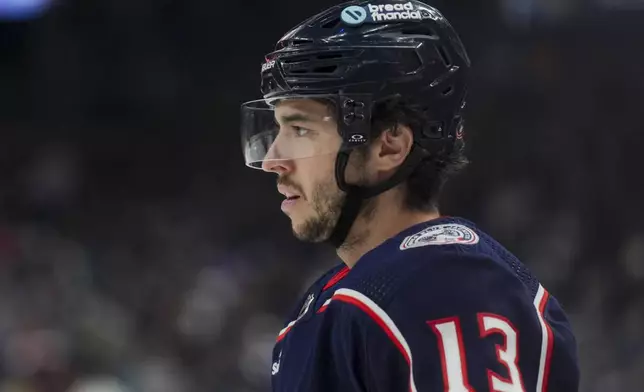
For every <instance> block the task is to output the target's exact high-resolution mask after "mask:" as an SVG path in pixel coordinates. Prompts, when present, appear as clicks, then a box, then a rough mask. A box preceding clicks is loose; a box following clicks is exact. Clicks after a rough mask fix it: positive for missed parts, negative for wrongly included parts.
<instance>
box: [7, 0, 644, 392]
mask: <svg viewBox="0 0 644 392" xmlns="http://www.w3.org/2000/svg"><path fill="white" fill-rule="evenodd" d="M430 3H431V4H433V5H436V6H438V7H439V8H440V9H441V10H443V12H444V13H445V15H446V16H447V17H448V18H449V19H450V20H451V21H452V24H453V25H454V26H455V27H456V29H457V30H458V31H459V33H460V35H461V37H462V38H463V40H464V42H465V44H466V46H467V47H468V49H469V52H470V55H471V57H472V60H473V62H474V65H475V75H474V81H473V86H472V93H471V99H470V105H469V113H468V115H469V122H468V126H467V130H468V132H469V136H468V138H469V150H470V157H471V159H472V161H473V165H472V166H471V167H470V168H469V169H468V170H467V171H466V172H465V173H464V174H463V175H462V176H461V177H459V178H458V179H457V180H456V181H454V182H452V184H451V185H450V186H449V187H448V192H447V194H446V195H445V197H444V200H443V212H444V213H445V214H450V215H461V216H464V217H466V218H468V219H471V220H473V221H475V222H477V223H478V224H479V225H480V226H481V227H482V228H483V229H485V230H487V231H489V232H490V233H491V234H493V235H494V236H496V237H497V238H498V239H499V240H500V241H501V242H503V243H504V244H505V245H506V246H507V247H509V249H510V250H512V251H513V252H514V253H516V254H517V255H518V256H519V257H520V258H522V259H523V260H524V262H525V263H526V264H527V265H528V266H529V267H530V268H532V269H533V270H534V271H535V272H536V273H537V274H538V276H539V277H540V278H541V280H542V281H543V283H544V285H545V286H546V287H547V288H548V289H549V290H550V291H551V292H553V293H554V294H555V295H557V296H558V297H559V299H560V300H561V301H562V303H563V305H564V307H565V308H566V309H567V311H568V312H569V314H570V315H571V318H572V323H573V326H574V328H575V330H576V333H577V336H578V339H579V350H580V357H581V365H582V378H583V383H582V391H584V392H593V391H598V392H599V391H601V392H612V391H641V390H642V385H644V288H643V287H644V224H643V223H642V222H644V209H643V208H642V201H644V181H643V180H642V177H643V175H642V169H643V166H644V165H643V164H642V150H644V127H643V125H642V108H643V104H644V75H643V72H642V71H643V70H644V48H643V46H642V44H643V42H644V24H643V23H642V20H644V19H643V18H644V1H643V0H451V1H447V0H445V1H431V2H430ZM331 4H333V2H332V1H328V0H325V1H322V0H314V1H313V0H311V1H306V2H298V1H293V0H282V1H279V2H277V1H249V0H242V1H229V2H225V3H224V2H217V1H205V0H182V1H171V0H157V1H152V0H105V1H83V0H49V1H48V0H0V132H1V133H0V135H1V136H2V137H1V139H0V392H126V391H127V392H139V391H140V392H182V391H191V392H192V391H194V392H202V391H203V392H206V391H209V392H212V391H218V392H219V391H222V392H254V391H266V390H268V389H269V381H270V372H269V369H270V352H271V348H272V344H273V342H274V341H275V337H276V334H277V332H278V331H279V329H281V327H282V322H283V318H284V316H285V314H286V312H287V311H288V310H289V309H290V307H291V306H292V305H293V301H294V300H295V299H296V298H298V296H299V294H300V293H301V292H302V290H304V289H305V287H306V286H307V285H308V284H309V283H310V281H311V279H313V278H314V277H315V276H316V275H317V274H318V273H319V272H320V271H322V270H324V269H326V268H327V267H328V266H329V265H331V264H333V263H335V259H334V254H333V252H332V251H331V250H329V249H324V248H320V247H318V246H309V245H304V244H300V243H297V242H296V240H294V239H293V238H291V235H290V227H289V222H288V220H287V219H286V218H285V217H284V216H283V215H282V213H281V211H280V209H279V201H280V196H279V195H278V194H277V193H276V192H275V184H274V178H273V177H272V176H268V175H263V174H261V173H259V172H256V171H252V170H250V169H246V168H245V167H244V166H243V160H242V156H241V147H240V143H239V140H240V137H239V135H238V107H239V104H240V103H241V102H242V101H245V100H248V99H253V98H256V97H259V92H258V88H259V72H258V71H259V65H260V63H261V61H262V57H263V55H264V53H266V52H268V51H270V49H271V48H272V45H273V44H274V42H275V41H276V40H277V39H279V38H280V37H281V34H282V33H283V32H285V31H286V30H287V29H288V28H290V27H292V26H293V25H295V24H296V23H298V22H299V21H300V20H301V19H303V18H304V17H307V16H308V15H310V14H312V13H314V12H317V11H319V10H321V9H323V8H325V7H327V6H330V5H331Z"/></svg>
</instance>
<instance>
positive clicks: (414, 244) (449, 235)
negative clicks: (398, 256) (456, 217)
mask: <svg viewBox="0 0 644 392" xmlns="http://www.w3.org/2000/svg"><path fill="white" fill-rule="evenodd" d="M478 242H479V236H478V234H476V232H475V231H474V230H472V229H470V228H469V227H467V226H463V225H459V224H445V225H436V226H430V227H427V228H425V229H423V230H422V231H419V232H418V233H416V234H414V235H410V236H408V237H405V239H404V240H403V241H402V242H401V243H400V250H405V249H410V248H418V247H421V246H427V245H450V244H457V245H474V244H477V243H478Z"/></svg>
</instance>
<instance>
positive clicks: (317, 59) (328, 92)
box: [241, 0, 470, 247]
mask: <svg viewBox="0 0 644 392" xmlns="http://www.w3.org/2000/svg"><path fill="white" fill-rule="evenodd" d="M469 68H470V60H469V58H468V56H467V53H466V51H465V48H464V47H463V44H462V43H461V40H460V38H459V37H458V35H457V33H456V32H455V31H454V29H453V28H452V26H451V25H450V24H449V22H448V21H447V20H446V19H445V18H444V17H443V15H442V14H441V13H440V12H439V11H438V10H437V9H436V8H433V7H431V6H429V5H427V4H424V3H422V2H419V1H414V0H412V1H407V2H404V1H396V0H391V1H380V0H376V1H352V2H348V3H344V4H340V5H337V6H334V7H331V8H329V9H327V10H325V11H323V12H321V13H319V14H317V15H315V16H313V17H311V18H309V19H307V20H305V21H304V22H302V23H300V24H299V25H297V26H296V27H294V28H293V29H291V30H290V31H289V32H287V33H286V34H285V35H284V36H283V37H282V38H281V39H280V40H279V41H278V42H277V44H276V47H275V50H274V51H273V52H271V53H269V54H267V55H266V57H265V62H264V63H263V64H262V65H261V92H262V94H263V99H260V100H255V101H250V102H246V103H244V104H243V105H242V124H241V126H242V144H243V150H244V157H245V161H246V164H247V165H248V166H250V167H254V168H261V166H262V162H263V161H265V160H268V159H274V158H272V157H268V155H267V154H268V153H269V151H270V148H271V146H272V144H273V142H274V141H275V138H276V136H277V133H278V131H279V129H277V128H276V126H275V119H274V113H273V107H274V102H276V101H280V100H283V99H289V98H291V99H292V98H323V99H325V100H326V101H330V102H333V103H334V104H335V107H336V114H337V116H336V117H337V118H334V119H333V121H337V129H338V132H339V133H340V136H341V137H342V140H343V141H342V146H341V148H340V149H339V151H333V153H337V158H336V165H335V166H336V170H335V176H336V181H337V183H338V186H339V188H340V189H342V190H343V191H345V192H346V193H347V200H346V202H345V205H344V208H343V210H342V213H341V215H340V219H339V221H338V223H337V225H336V228H335V230H334V232H333V234H332V236H331V238H330V241H331V242H332V243H333V244H334V245H335V246H336V247H337V246H339V245H341V244H342V243H343V242H344V240H345V238H346V235H347V234H348V232H349V230H350V228H351V226H352V224H353V222H354V220H355V218H356V217H357V215H358V213H359V210H360V206H361V204H362V201H363V200H364V199H366V198H370V197H373V196H375V195H378V194H380V193H382V192H384V191H386V190H388V189H390V188H392V187H394V186H396V185H398V184H399V183H401V182H402V181H404V180H405V179H406V178H407V177H408V176H409V175H410V174H411V173H412V171H413V170H414V169H415V168H416V166H417V165H418V164H419V163H420V162H421V161H422V160H423V159H425V158H426V157H428V156H430V155H442V154H449V153H450V152H452V151H453V149H455V148H462V145H463V141H462V111H463V108H464V107H465V98H466V91H467V79H468V73H469ZM396 97H398V98H402V99H404V100H405V101H409V102H413V103H414V104H417V105H421V107H422V108H423V111H424V112H425V113H426V115H427V118H429V119H430V120H431V121H429V122H427V123H426V124H425V126H424V127H423V129H413V131H414V146H413V147H412V150H411V152H410V154H409V156H408V158H407V160H406V161H405V162H404V163H403V165H401V167H400V168H399V170H398V172H397V173H396V174H395V175H394V176H393V177H392V178H390V179H388V180H387V181H384V182H383V183H381V184H377V185H375V186H370V187H361V186H360V187H359V186H355V185H350V184H347V183H346V182H345V175H344V172H345V168H346V165H347V162H348V160H349V155H350V153H351V151H352V150H353V149H355V148H356V147H358V146H361V145H364V144H366V143H368V142H369V140H370V138H371V133H372V123H371V115H372V110H373V108H374V105H375V104H377V103H379V102H382V101H386V100H388V99H392V98H396ZM283 151H286V152H285V153H282V154H281V155H280V157H281V158H280V159H296V158H305V157H308V156H311V154H319V153H321V152H320V151H319V150H316V149H314V148H308V147H307V146H301V145H298V146H297V148H296V147H293V146H287V147H286V148H283V149H282V152H283ZM325 153H330V152H325Z"/></svg>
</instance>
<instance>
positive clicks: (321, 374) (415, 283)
mask: <svg viewBox="0 0 644 392" xmlns="http://www.w3.org/2000/svg"><path fill="white" fill-rule="evenodd" d="M469 69H470V60H469V59H468V56H467V54H466V52H465V49H464V48H463V45H462V43H461V41H460V39H459V38H458V36H457V34H456V33H455V31H454V30H453V29H452V27H451V26H450V24H449V23H448V21H447V20H446V19H445V18H444V17H443V16H442V14H441V13H440V12H439V11H438V10H436V9H435V8H433V7H431V6H429V5H426V4H424V3H421V2H418V1H409V2H403V1H395V0H392V1H388V2H380V1H372V2H352V3H346V4H342V5H339V6H335V7H332V8H330V9H328V10H326V11H324V12H322V13H320V14H318V15H315V16H313V17H311V18H309V19H307V20H306V21H304V22H302V23H301V24H299V25H298V26H296V27H295V28H293V29H292V30H290V31H289V32H287V33H286V34H285V35H284V36H283V37H282V38H281V39H280V40H279V42H278V43H277V45H276V48H275V50H274V51H273V52H271V53H269V54H268V55H266V58H265V62H264V63H263V64H262V66H261V80H262V84H261V91H262V94H263V98H262V99H260V100H256V101H250V102H247V103H245V104H243V105H242V140H243V149H244V156H245V160H246V164H247V165H248V166H250V167H254V168H258V169H263V170H264V171H266V172H271V173H275V174H276V175H277V188H278V191H279V192H281V193H282V194H284V196H285V200H284V202H283V203H282V210H283V211H284V213H285V214H286V215H287V216H288V217H289V218H290V220H291V223H292V228H293V232H294V234H295V236H297V238H299V239H301V240H304V241H312V242H320V243H321V242H327V243H330V244H332V245H333V246H334V247H335V248H336V249H337V254H338V256H339V257H340V259H341V260H342V263H340V264H339V265H338V266H337V267H335V268H333V269H331V270H330V271H329V272H328V273H326V274H325V275H324V276H322V277H321V278H320V279H319V280H318V281H317V282H315V283H314V284H313V285H312V286H311V287H310V289H309V290H308V292H307V293H306V295H305V296H304V298H302V300H301V301H299V302H298V303H297V305H296V308H295V310H294V312H293V314H292V315H291V316H290V317H289V319H288V320H286V322H285V325H284V329H283V330H282V331H281V332H280V333H279V336H278V337H277V343H276V345H275V348H274V352H273V357H274V363H273V366H272V385H273V390H274V391H276V392H296V391H297V392H317V391H320V392H322V391H323V392H332V391H333V392H338V391H347V392H349V391H351V392H358V391H360V392H367V391H369V392H394V391H395V392H399V391H422V392H430V391H431V392H435V391H445V392H473V391H477V392H483V391H498V392H524V391H536V392H543V391H550V392H574V391H577V390H578V383H579V374H578V373H579V371H578V364H577V354H576V343H575V338H574V336H573V333H572V330H571V327H570V325H569V323H568V321H567V318H566V316H565V314H564V311H563V310H562V308H561V306H560V304H559V303H558V302H557V300H556V299H555V298H554V297H553V296H551V295H550V294H549V293H548V291H547V290H546V289H545V288H544V287H543V286H542V285H541V284H540V283H539V281H538V280H537V278H536V277H535V276H533V275H532V273H531V272H530V271H529V270H528V269H527V268H526V267H525V266H524V265H523V264H521V262H520V261H519V260H517V258H516V257H515V256H513V255H512V254H511V253H510V252H509V251H507V250H506V249H504V248H503V247H502V246H501V245H500V244H499V243H497V242H496V241H495V240H494V239H492V238H490V236H488V235H486V234H485V233H484V232H482V231H481V230H479V229H478V228H477V227H476V226H475V225H474V224H473V223H471V222H469V221H467V220H465V219H460V218H453V217H447V216H442V215H441V214H440V213H439V209H438V204H437V200H438V197H439V193H440V190H441V188H442V185H443V183H444V182H445V180H446V179H447V178H448V176H449V175H450V174H452V173H454V172H456V171H457V170H458V169H459V168H461V167H463V166H464V165H465V163H466V159H465V157H464V155H463V143H464V141H463V140H464V133H463V131H464V128H463V108H464V106H465V99H466V84H467V77H468V73H469Z"/></svg>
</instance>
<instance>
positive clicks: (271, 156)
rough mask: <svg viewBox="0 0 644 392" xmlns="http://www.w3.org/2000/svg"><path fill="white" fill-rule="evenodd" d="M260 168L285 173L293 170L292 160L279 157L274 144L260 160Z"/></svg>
mask: <svg viewBox="0 0 644 392" xmlns="http://www.w3.org/2000/svg"><path fill="white" fill-rule="evenodd" d="M262 170H264V171H265V172H267V173H276V174H279V175H282V174H286V173H289V172H291V171H293V160H292V159H284V158H281V157H280V156H279V153H278V152H277V149H276V144H273V145H272V146H271V147H270V148H269V150H268V152H267V153H266V156H265V157H264V160H263V161H262Z"/></svg>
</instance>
